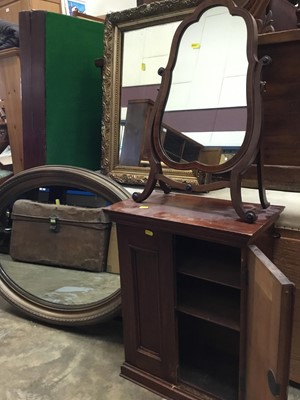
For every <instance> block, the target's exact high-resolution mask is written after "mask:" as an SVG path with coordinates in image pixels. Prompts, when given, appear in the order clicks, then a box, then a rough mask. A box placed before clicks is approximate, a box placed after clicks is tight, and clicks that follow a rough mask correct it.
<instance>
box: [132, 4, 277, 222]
mask: <svg viewBox="0 0 300 400" xmlns="http://www.w3.org/2000/svg"><path fill="white" fill-rule="evenodd" d="M216 6H222V7H226V8H227V9H228V11H229V13H230V14H231V15H232V16H233V17H234V16H238V17H241V18H243V20H244V22H245V24H246V30H247V44H246V51H247V59H248V70H247V75H246V93H247V106H246V107H247V124H246V132H245V137H244V141H243V143H242V145H241V147H240V149H239V150H238V151H237V153H236V154H235V156H234V157H233V158H232V159H229V160H228V161H226V162H225V163H223V164H218V165H207V164H203V163H201V162H199V161H198V160H195V161H191V162H185V163H179V162H176V161H174V160H172V159H171V158H170V157H168V155H167V153H166V151H165V150H164V148H163V145H162V140H161V132H162V127H163V114H164V112H165V107H166V104H167V101H168V97H169V94H170V89H171V83H172V74H173V71H174V68H175V65H176V62H177V61H178V60H177V56H178V51H179V46H180V41H181V39H182V37H183V35H184V33H185V31H186V30H187V28H188V27H190V26H191V25H192V24H193V23H197V22H198V21H199V19H200V18H201V16H202V15H203V14H204V12H205V11H207V10H209V9H211V8H212V7H216ZM257 40H258V28H257V22H256V21H255V19H254V17H253V16H252V15H251V14H250V13H249V12H248V11H247V10H246V9H244V8H241V7H238V6H236V4H235V3H234V2H233V1H231V0H218V1H215V2H212V1H208V0H205V1H203V2H201V3H200V4H199V6H198V7H197V8H196V9H195V11H194V12H193V14H191V15H190V16H187V17H186V18H185V19H184V20H183V22H182V23H181V24H180V25H179V27H178V28H177V30H176V32H175V35H174V38H173V42H172V45H171V52H170V57H169V61H168V64H167V66H166V68H165V69H162V70H161V75H162V81H161V85H160V89H159V93H158V95H157V99H156V102H155V104H154V108H153V112H152V117H151V127H150V128H149V131H151V133H150V134H149V135H148V136H147V139H148V146H149V148H150V149H151V153H150V159H149V161H150V173H149V178H148V181H147V184H146V186H145V188H144V191H143V192H142V193H137V192H136V193H134V194H133V199H134V200H135V201H137V202H141V201H143V200H145V199H146V198H148V196H149V195H150V194H151V193H152V191H153V190H154V188H155V187H156V186H157V184H159V186H160V187H161V189H162V190H163V191H164V192H165V193H169V192H170V191H171V189H180V190H185V191H186V192H189V193H191V192H204V191H210V190H215V189H220V188H223V187H229V188H230V193H231V199H232V204H233V207H234V208H235V210H236V212H237V214H238V216H239V217H240V218H241V219H242V220H243V221H245V222H248V223H253V222H254V221H255V220H256V218H257V216H256V210H253V209H250V210H249V209H245V208H244V206H243V204H242V196H241V182H242V176H243V174H244V173H245V172H246V171H247V170H248V168H250V166H251V165H252V164H253V163H254V161H255V162H256V163H257V178H258V187H259V195H260V201H261V205H262V207H263V208H267V207H268V206H269V203H268V202H267V200H266V195H265V190H264V186H263V166H262V164H263V163H262V154H261V150H260V137H261V120H262V105H261V90H262V88H263V84H262V82H261V70H262V68H263V66H264V65H267V64H269V63H270V61H271V60H270V58H269V57H268V56H264V57H262V58H261V59H259V60H258V58H257ZM199 73H201V71H199ZM199 124H201V121H199ZM175 129H176V127H175ZM162 163H163V165H167V167H169V168H173V169H177V170H179V171H182V170H191V171H200V172H204V173H209V174H214V175H218V174H226V173H227V174H228V177H226V179H224V178H223V179H221V180H217V181H215V182H210V183H204V184H198V183H197V184H193V183H187V182H179V181H176V180H175V179H170V177H168V176H166V173H165V172H164V171H163V168H162Z"/></svg>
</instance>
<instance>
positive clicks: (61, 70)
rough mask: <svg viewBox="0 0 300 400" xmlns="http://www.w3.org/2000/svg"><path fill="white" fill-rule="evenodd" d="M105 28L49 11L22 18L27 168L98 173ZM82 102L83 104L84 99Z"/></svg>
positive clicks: (95, 23)
mask: <svg viewBox="0 0 300 400" xmlns="http://www.w3.org/2000/svg"><path fill="white" fill-rule="evenodd" d="M103 31H104V24H103V23H101V22H98V21H97V22H96V21H90V20H89V19H83V18H73V17H70V16H68V15H60V14H56V13H51V12H47V11H24V12H21V13H20V59H21V74H22V99H23V104H22V107H23V109H22V110H23V144H24V169H27V168H31V167H35V166H38V165H45V164H47V165H49V164H61V165H62V164H63V165H72V166H77V167H83V168H88V169H91V170H97V169H99V166H100V149H101V137H100V130H101V103H102V82H101V74H100V73H99V71H98V69H97V68H96V67H95V60H96V59H98V58H101V57H102V56H103V46H104V44H103V40H102V38H103ZM83 99H84V100H83Z"/></svg>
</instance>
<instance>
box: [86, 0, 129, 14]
mask: <svg viewBox="0 0 300 400" xmlns="http://www.w3.org/2000/svg"><path fill="white" fill-rule="evenodd" d="M85 4H86V6H85V10H86V13H87V14H90V15H96V16H97V15H105V14H107V13H109V12H113V11H121V10H126V9H127V8H133V7H136V4H137V3H136V0H109V1H107V0H86V3H85Z"/></svg>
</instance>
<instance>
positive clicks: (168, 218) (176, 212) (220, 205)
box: [105, 193, 284, 238]
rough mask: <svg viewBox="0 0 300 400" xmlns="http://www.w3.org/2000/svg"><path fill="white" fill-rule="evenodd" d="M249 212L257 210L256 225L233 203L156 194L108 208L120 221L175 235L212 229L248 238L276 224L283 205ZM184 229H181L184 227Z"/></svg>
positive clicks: (250, 207) (256, 208)
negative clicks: (240, 212) (244, 216)
mask: <svg viewBox="0 0 300 400" xmlns="http://www.w3.org/2000/svg"><path fill="white" fill-rule="evenodd" d="M244 207H245V209H255V211H256V213H257V217H258V218H257V220H256V222H255V223H254V224H247V223H245V222H242V221H241V220H240V219H239V217H238V216H237V214H236V212H235V211H234V208H233V207H232V203H231V201H227V200H220V199H213V198H208V197H201V196H197V195H186V194H172V193H171V194H161V193H154V194H152V195H151V196H150V197H149V198H148V199H147V200H145V201H144V202H142V203H136V202H134V201H133V200H131V199H128V200H124V201H121V202H118V203H115V204H112V205H110V206H109V207H107V208H105V210H107V211H108V213H109V215H110V216H111V219H112V220H113V221H116V222H125V221H127V222H128V221H131V222H134V223H138V224H141V223H145V222H147V224H149V223H150V224H151V223H152V224H153V225H154V226H156V227H157V228H163V229H164V230H166V228H167V229H168V230H172V229H174V233H175V232H176V231H177V230H178V229H179V230H180V229H182V227H184V228H185V229H189V230H192V231H193V230H195V228H196V229H197V230H198V231H199V230H201V229H202V230H206V231H207V230H210V231H212V230H213V231H216V232H217V231H219V232H226V233H231V234H237V235H239V236H245V237H247V238H249V237H251V236H254V235H256V234H257V233H258V232H260V231H262V230H264V229H266V228H267V227H269V226H270V225H271V224H272V223H274V222H275V221H276V219H277V218H278V217H279V215H280V213H281V212H282V211H283V209H284V207H282V206H270V207H268V208H267V209H265V210H264V209H262V208H261V206H260V205H258V204H249V203H244ZM180 227H181V228H180Z"/></svg>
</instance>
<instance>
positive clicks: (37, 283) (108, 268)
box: [0, 187, 120, 306]
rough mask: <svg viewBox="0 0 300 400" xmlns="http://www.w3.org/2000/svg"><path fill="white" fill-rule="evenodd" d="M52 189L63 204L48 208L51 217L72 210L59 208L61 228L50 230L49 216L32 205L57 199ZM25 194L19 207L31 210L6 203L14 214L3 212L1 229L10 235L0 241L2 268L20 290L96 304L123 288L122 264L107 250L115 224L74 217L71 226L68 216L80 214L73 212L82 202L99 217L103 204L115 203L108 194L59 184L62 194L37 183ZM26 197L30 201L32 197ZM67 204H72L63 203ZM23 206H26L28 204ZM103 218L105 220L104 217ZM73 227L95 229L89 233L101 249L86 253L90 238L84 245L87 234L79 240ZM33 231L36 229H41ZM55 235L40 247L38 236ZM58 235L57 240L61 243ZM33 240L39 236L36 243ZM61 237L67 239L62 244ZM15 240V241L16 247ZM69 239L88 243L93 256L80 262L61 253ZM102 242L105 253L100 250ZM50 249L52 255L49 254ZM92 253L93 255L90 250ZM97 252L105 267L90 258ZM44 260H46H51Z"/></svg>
mask: <svg viewBox="0 0 300 400" xmlns="http://www.w3.org/2000/svg"><path fill="white" fill-rule="evenodd" d="M53 193H55V202H56V203H58V202H59V204H57V205H55V207H54V210H53V211H52V210H51V211H47V212H48V214H49V217H51V215H52V214H51V212H53V213H54V214H55V213H56V215H59V213H60V211H59V210H61V211H63V210H70V211H68V212H69V215H68V216H63V212H61V214H60V215H61V216H59V217H58V220H59V221H60V222H59V231H58V232H57V233H48V232H49V226H50V222H49V218H48V219H47V217H41V213H39V210H38V209H37V208H36V207H34V206H35V205H36V204H38V205H39V206H40V205H41V206H42V205H44V206H47V205H50V204H51V203H52V202H53ZM51 197H52V199H51ZM22 198H23V199H24V200H26V201H25V202H23V203H22V202H20V200H21V198H20V197H18V203H19V207H21V206H20V204H25V205H26V208H27V210H28V214H18V211H16V212H15V211H14V210H15V207H14V202H12V203H10V204H9V205H7V209H6V211H5V215H6V216H7V215H8V213H10V215H11V217H10V218H8V219H7V217H5V216H4V215H2V221H3V225H2V229H1V231H2V232H5V233H4V235H6V237H5V242H4V241H2V246H1V247H0V250H1V251H2V253H1V254H0V264H1V267H2V269H3V270H4V272H5V273H6V274H7V276H9V278H10V279H11V280H12V281H13V282H14V283H15V284H16V285H17V286H18V287H19V288H20V290H22V291H25V292H27V293H28V294H30V295H31V296H35V297H37V299H38V300H42V301H47V302H49V303H55V304H60V305H64V306H70V305H75V306H76V305H77V306H78V305H87V304H91V303H95V302H98V301H100V300H102V299H105V298H106V297H107V296H110V295H112V294H113V293H114V292H115V291H117V290H119V288H120V278H119V271H118V265H114V264H113V263H112V261H114V260H112V259H111V258H110V256H109V255H107V252H108V239H109V235H110V228H111V224H110V223H108V222H106V221H105V222H103V223H102V221H101V222H100V223H99V225H98V226H97V227H96V225H94V224H93V225H92V224H91V222H90V220H81V219H76V218H77V216H76V217H75V219H74V221H73V222H72V223H71V225H70V221H69V220H68V219H67V218H70V217H71V216H72V214H74V215H76V214H75V212H76V210H77V209H78V208H77V207H79V210H83V211H84V210H95V212H96V215H99V217H97V218H99V220H100V216H101V215H102V214H101V213H103V211H102V207H105V206H106V205H109V204H111V203H110V202H109V201H107V199H105V198H103V197H101V196H97V195H95V194H93V193H90V192H87V191H82V190H78V189H74V188H68V187H64V188H61V189H60V190H59V193H58V190H57V188H55V187H43V188H36V189H34V190H31V191H30V192H29V193H27V194H26V193H25V196H24V195H23V196H22ZM28 199H30V200H29V201H28ZM68 205H69V206H71V207H70V208H68V207H65V206H68ZM23 208H24V209H25V206H23ZM71 213H72V214H71ZM54 214H53V215H54ZM86 214H87V213H86ZM93 214H94V213H93ZM101 218H102V219H103V217H101ZM64 219H65V221H64ZM102 225H103V226H102ZM68 226H71V228H68ZM85 226H87V228H85ZM74 227H75V229H76V230H77V232H78V235H81V234H82V235H84V234H86V236H87V235H88V234H89V232H88V231H89V230H90V231H92V233H91V235H92V236H93V237H95V240H96V241H98V240H99V243H98V249H99V250H97V249H90V251H89V252H88V251H87V250H88V249H89V248H90V243H88V244H86V242H85V238H84V237H82V238H81V239H77V238H76V237H74V236H73V235H72V230H73V232H74ZM67 230H68V233H67V234H68V235H69V237H66V234H65V233H63V231H65V232H66V231H67ZM33 231H36V232H37V234H35V232H33ZM75 232H76V231H75ZM51 235H53V242H52V244H50V247H48V245H47V244H45V243H42V242H41V246H39V243H38V241H39V236H40V237H41V241H43V239H44V238H45V236H46V237H47V238H48V240H50V241H51ZM89 237H90V235H89ZM60 238H61V239H60ZM58 239H59V242H57V240H58ZM34 240H36V241H35V242H33V241H34ZM60 240H63V241H64V243H62V242H60ZM12 241H14V246H13V243H12ZM70 241H72V242H73V244H74V245H75V246H76V243H77V244H78V243H80V242H81V243H82V248H84V247H85V250H82V251H84V252H85V253H86V257H90V260H85V263H86V264H82V265H80V263H77V262H74V261H73V260H71V259H72V256H71V257H68V256H65V255H64V254H63V253H61V250H62V251H63V249H64V248H66V249H70V248H72V247H73V244H71V245H70V243H68V242H70ZM103 242H105V244H106V245H105V246H103V245H102V243H103ZM21 243H22V244H21ZM60 243H61V244H60ZM102 247H103V248H104V250H103V253H104V254H101V253H100V249H101V248H102ZM60 249H61V250H60ZM70 250H72V249H70ZM43 251H44V253H43ZM52 252H53V254H51V253H52ZM92 252H93V253H94V254H91V253H92ZM73 253H74V254H76V253H77V254H78V253H80V251H79V252H78V251H77V249H76V250H75V249H74V252H73ZM94 255H95V256H96V257H97V256H98V257H99V260H101V259H102V258H103V260H104V263H105V266H104V268H102V266H101V265H100V266H99V265H98V264H97V260H94V259H92V256H94ZM44 260H48V262H47V261H44ZM30 261H31V262H30ZM100 267H101V268H100Z"/></svg>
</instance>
